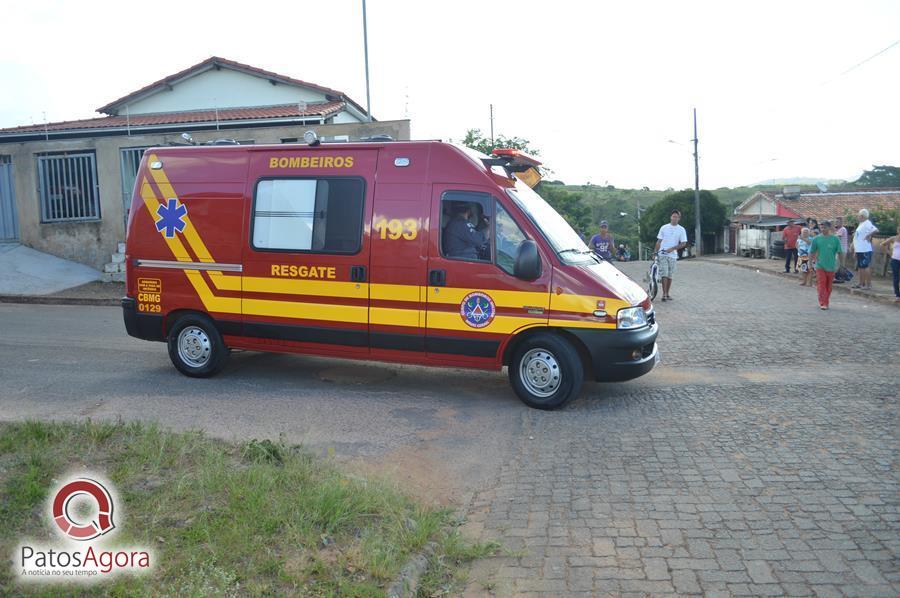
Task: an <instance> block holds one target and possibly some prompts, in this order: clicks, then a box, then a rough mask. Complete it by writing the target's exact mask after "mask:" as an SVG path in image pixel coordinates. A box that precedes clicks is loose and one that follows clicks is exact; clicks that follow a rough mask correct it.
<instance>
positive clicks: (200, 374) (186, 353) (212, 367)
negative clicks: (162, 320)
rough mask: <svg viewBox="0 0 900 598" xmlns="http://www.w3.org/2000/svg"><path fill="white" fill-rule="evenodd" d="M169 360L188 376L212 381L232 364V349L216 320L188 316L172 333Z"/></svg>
mask: <svg viewBox="0 0 900 598" xmlns="http://www.w3.org/2000/svg"><path fill="white" fill-rule="evenodd" d="M168 344H169V358H170V359H171V360H172V364H173V365H174V366H175V368H176V369H177V370H178V371H179V372H181V373H182V374H184V375H185V376H191V377H194V378H208V377H209V376H213V375H215V374H216V373H218V372H219V371H220V370H221V369H222V368H223V367H225V362H226V361H227V360H228V353H229V351H228V347H226V346H225V342H224V341H223V340H222V335H221V334H219V331H218V330H216V327H215V325H214V324H213V323H212V320H210V319H209V318H207V317H206V316H202V315H200V314H188V315H186V316H182V317H181V318H179V319H178V321H176V322H175V325H174V326H172V329H171V330H170V331H169V339H168Z"/></svg>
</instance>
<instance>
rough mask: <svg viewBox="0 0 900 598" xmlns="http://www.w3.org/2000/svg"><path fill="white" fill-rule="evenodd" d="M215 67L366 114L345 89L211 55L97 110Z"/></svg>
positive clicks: (112, 110)
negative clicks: (311, 92)
mask: <svg viewBox="0 0 900 598" xmlns="http://www.w3.org/2000/svg"><path fill="white" fill-rule="evenodd" d="M214 67H225V68H230V69H234V70H237V71H242V72H245V73H249V74H252V75H256V76H258V77H263V78H265V79H270V80H272V81H276V82H279V83H287V84H289V85H299V86H301V87H306V88H308V89H315V90H317V91H319V92H321V93H323V94H325V95H326V97H327V99H329V100H344V101H345V102H347V103H349V104H351V105H352V106H353V107H354V108H356V109H357V110H359V111H360V112H362V113H363V114H365V112H366V111H365V110H364V109H363V108H362V106H360V105H359V104H357V103H356V102H354V101H353V100H352V99H350V98H348V97H347V95H346V94H345V93H344V92H343V91H338V90H336V89H331V88H330V87H324V86H322V85H316V84H315V83H310V82H308V81H303V80H301V79H295V78H293V77H288V76H286V75H279V74H278V73H273V72H272V71H267V70H264V69H261V68H257V67H255V66H250V65H249V64H243V63H241V62H236V61H234V60H228V59H227V58H221V57H219V56H211V57H210V58H207V59H206V60H204V61H202V62H198V63H197V64H195V65H193V66H189V67H188V68H186V69H184V70H183V71H178V72H177V73H175V74H174V75H169V76H168V77H163V78H162V79H160V80H159V81H154V82H153V83H151V84H149V85H145V86H144V87H142V88H140V89H138V90H137V91H133V92H131V93H129V94H127V95H125V96H122V97H121V98H119V99H118V100H115V101H112V102H110V103H109V104H107V105H105V106H101V107H100V108H97V112H100V113H105V114H117V113H118V112H119V108H120V105H121V104H124V103H126V102H128V101H129V100H131V99H132V98H136V97H138V96H141V95H143V94H145V93H147V92H149V91H151V90H152V89H154V88H156V87H164V86H170V85H172V84H173V83H174V82H176V81H178V80H179V79H183V78H184V77H187V76H189V75H190V74H191V73H193V72H195V71H204V70H206V69H208V68H214Z"/></svg>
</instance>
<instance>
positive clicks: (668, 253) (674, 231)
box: [655, 210, 688, 301]
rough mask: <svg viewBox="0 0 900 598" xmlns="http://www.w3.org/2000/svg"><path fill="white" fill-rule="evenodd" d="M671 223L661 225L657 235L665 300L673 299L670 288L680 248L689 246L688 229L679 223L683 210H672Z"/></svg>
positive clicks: (657, 253) (663, 297)
mask: <svg viewBox="0 0 900 598" xmlns="http://www.w3.org/2000/svg"><path fill="white" fill-rule="evenodd" d="M669 218H670V221H669V224H663V225H662V226H661V227H659V234H657V235H656V249H655V251H656V255H657V257H658V260H659V275H660V276H661V277H662V288H663V296H662V300H663V301H671V300H672V296H671V295H669V289H671V288H672V277H673V276H674V275H675V264H676V262H678V250H679V249H683V248H685V247H687V246H688V242H687V231H685V230H684V227H683V226H681V225H680V224H678V221H679V220H681V211H680V210H672V213H671V214H670V215H669Z"/></svg>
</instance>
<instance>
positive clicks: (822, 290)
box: [809, 220, 843, 309]
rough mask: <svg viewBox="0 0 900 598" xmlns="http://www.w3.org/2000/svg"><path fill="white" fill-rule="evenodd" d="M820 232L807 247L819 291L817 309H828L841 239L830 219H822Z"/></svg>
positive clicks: (841, 251)
mask: <svg viewBox="0 0 900 598" xmlns="http://www.w3.org/2000/svg"><path fill="white" fill-rule="evenodd" d="M819 228H820V230H821V231H822V234H821V235H819V236H817V237H816V238H815V239H813V240H812V245H810V247H809V257H810V261H814V262H815V264H816V287H817V288H818V291H819V309H828V300H829V299H830V298H831V288H832V285H833V284H834V273H835V272H836V271H837V267H838V259H837V256H838V254H839V253H843V250H842V249H841V240H840V239H838V238H837V236H835V234H834V229H833V228H832V226H831V221H829V220H823V221H822V222H821V224H820V225H819Z"/></svg>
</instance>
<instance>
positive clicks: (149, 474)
mask: <svg viewBox="0 0 900 598" xmlns="http://www.w3.org/2000/svg"><path fill="white" fill-rule="evenodd" d="M79 470H87V471H91V472H95V473H98V474H102V475H104V476H106V477H107V478H108V479H109V480H110V481H112V482H113V484H114V485H115V487H116V490H117V492H118V495H119V500H120V502H122V503H123V504H122V505H117V508H119V507H121V510H120V511H119V513H122V512H124V519H123V520H122V521H118V520H117V522H116V523H117V525H118V531H117V532H116V541H117V543H122V544H131V545H145V546H150V547H152V548H153V549H154V551H155V555H156V568H155V569H154V571H153V573H152V574H150V575H147V576H141V577H124V576H122V577H117V578H115V579H112V580H109V581H108V582H105V583H104V584H103V585H98V586H88V587H87V588H86V587H85V586H78V587H75V588H73V589H72V590H71V593H72V594H73V595H74V594H76V593H78V594H81V593H83V592H84V591H85V590H87V591H89V592H94V593H97V594H103V595H114V596H124V595H129V596H131V595H147V596H149V595H159V594H163V595H176V594H177V595H186V596H207V595H222V596H228V595H241V596H243V595H263V594H267V595H271V594H276V595H280V594H295V595H296V594H302V595H313V596H333V595H342V596H343V595H347V596H380V595H383V593H384V588H385V587H386V585H387V584H388V583H389V582H390V581H391V580H392V579H393V578H394V577H395V576H396V575H397V573H398V572H399V570H400V568H401V566H402V565H403V563H404V562H405V561H406V560H407V559H408V558H409V557H410V555H411V554H413V553H415V552H417V551H419V550H421V549H422V547H423V546H424V545H425V544H426V543H428V542H435V543H436V544H437V545H438V546H439V549H438V551H437V552H436V553H435V555H434V556H433V557H432V561H433V564H434V566H433V567H431V569H430V570H429V576H428V578H429V579H430V580H433V582H429V583H432V586H433V589H432V593H433V591H434V590H436V589H438V587H439V585H434V584H440V583H444V581H443V580H447V579H454V578H455V576H458V575H459V574H458V572H457V569H456V565H457V564H460V563H462V562H463V561H464V560H468V559H470V558H477V557H478V556H481V555H483V554H486V553H485V548H484V547H483V546H481V545H470V544H467V543H465V542H464V541H463V540H461V539H460V538H459V536H458V534H457V532H456V531H455V530H453V529H451V528H449V526H448V524H449V522H450V514H449V513H448V512H447V511H443V510H436V509H432V508H426V507H423V506H421V505H420V504H418V503H416V502H415V501H413V500H411V499H410V498H408V497H406V496H404V495H403V494H401V493H400V492H398V491H397V490H395V489H394V488H392V487H390V486H389V485H387V484H385V483H383V482H380V481H372V480H365V479H362V478H358V477H348V476H346V475H343V474H342V473H341V472H340V471H339V470H338V469H337V468H336V467H334V466H333V465H332V464H331V463H329V462H327V461H323V460H321V459H318V458H315V457H313V456H312V455H310V454H309V453H307V452H304V451H303V450H302V449H301V448H300V447H297V446H288V445H286V444H285V443H284V442H281V441H279V442H273V441H270V440H261V441H257V440H253V441H251V442H248V443H245V444H242V445H234V444H229V443H225V442H221V441H218V440H213V439H210V438H207V437H205V436H204V435H202V434H200V433H171V432H166V431H163V430H160V429H159V428H157V427H155V426H152V425H151V426H148V425H144V424H139V423H122V422H119V423H92V422H85V423H77V424H68V423H65V424H64V423H42V422H25V423H10V424H2V423H0V550H2V555H3V556H2V557H0V559H2V562H4V563H7V564H6V565H3V567H2V568H0V595H11V594H19V593H22V592H26V593H33V594H46V595H59V594H60V593H64V592H61V591H62V590H65V588H63V587H60V586H46V585H45V586H25V585H18V584H17V582H16V579H15V577H14V576H13V572H12V570H11V569H10V568H9V566H8V564H9V562H8V561H7V560H6V559H7V558H9V556H11V554H12V551H13V550H14V547H15V546H16V543H17V542H18V541H19V539H20V538H21V537H23V536H27V537H32V538H36V539H37V538H43V539H45V538H47V537H48V536H49V529H50V528H49V526H50V521H49V517H48V515H47V513H46V512H45V511H46V508H45V506H46V501H47V497H48V493H49V490H50V486H51V484H52V483H53V480H54V478H55V477H56V476H59V475H61V474H64V473H66V472H68V471H79ZM432 586H429V587H432ZM429 595H431V594H429Z"/></svg>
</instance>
